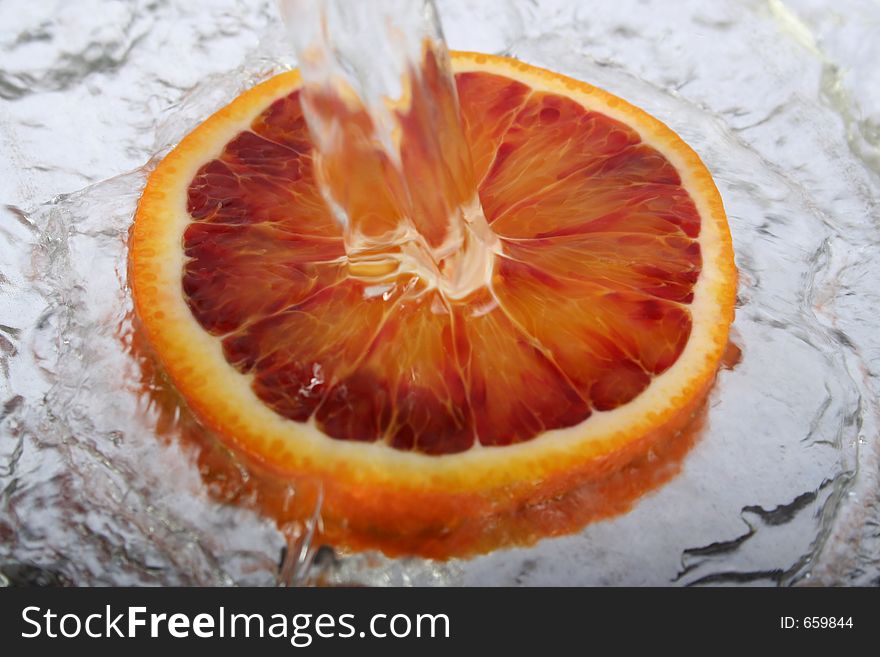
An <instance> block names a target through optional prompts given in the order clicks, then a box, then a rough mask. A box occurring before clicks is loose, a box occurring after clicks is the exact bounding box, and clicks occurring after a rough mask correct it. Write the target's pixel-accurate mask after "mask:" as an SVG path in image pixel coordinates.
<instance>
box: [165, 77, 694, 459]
mask: <svg viewBox="0 0 880 657" xmlns="http://www.w3.org/2000/svg"><path fill="white" fill-rule="evenodd" d="M457 85H458V92H459V96H460V103H461V113H462V125H463V129H464V133H465V138H466V140H467V143H468V144H469V147H470V152H471V156H472V160H473V166H474V176H475V178H476V179H477V180H480V181H482V182H481V184H480V187H479V195H480V199H481V202H482V205H483V210H484V211H485V214H486V217H487V219H488V220H489V221H490V222H491V224H490V225H491V229H492V231H494V232H495V234H496V235H497V236H498V237H499V238H500V240H501V249H500V251H501V252H500V253H499V254H498V255H497V256H494V257H495V262H494V274H493V277H492V280H491V283H490V284H489V285H487V286H486V287H484V288H482V289H479V290H477V291H476V292H475V293H473V294H471V295H470V296H468V297H466V298H464V299H456V300H451V299H447V298H444V296H443V294H442V293H441V292H440V291H438V290H437V289H435V288H431V287H429V286H428V284H427V283H426V282H425V281H423V280H420V279H419V278H418V277H415V276H401V277H398V278H397V279H396V280H386V281H381V282H376V283H375V284H373V283H370V282H369V281H365V280H360V279H358V278H355V277H354V276H352V275H351V274H352V272H351V270H350V268H349V263H348V260H347V257H346V253H345V246H344V243H343V240H342V229H341V227H340V226H339V225H338V224H337V223H336V222H335V221H334V219H333V216H332V214H331V212H330V211H329V209H328V207H327V205H326V203H325V201H324V199H323V197H322V196H321V193H320V191H319V189H318V186H317V184H316V181H315V174H314V172H313V163H312V155H311V153H312V150H311V144H310V141H309V135H308V132H307V131H306V127H305V122H304V120H303V117H302V111H301V109H300V106H299V99H298V95H297V93H294V94H291V95H289V96H286V97H284V98H281V99H279V100H277V101H275V102H274V103H273V104H272V105H271V106H270V107H269V108H267V109H266V110H265V111H264V112H263V113H262V114H261V115H260V116H259V117H258V118H257V119H256V120H255V121H254V122H253V124H252V126H251V130H248V131H245V132H242V133H241V134H239V135H238V136H237V137H235V138H234V139H233V140H232V141H231V142H230V143H229V144H227V145H226V147H225V149H224V151H223V153H222V154H221V155H220V156H219V157H218V158H216V159H214V160H212V161H210V162H208V163H207V164H205V165H204V166H203V167H202V168H201V169H200V170H199V172H198V173H197V175H196V176H195V178H194V179H193V181H192V182H191V184H190V187H189V192H188V210H189V213H190V216H191V217H192V220H193V221H192V223H191V224H190V225H189V227H188V228H187V230H186V232H185V234H184V240H183V241H184V248H185V252H186V256H187V262H186V264H185V266H184V275H183V281H182V286H183V291H184V295H185V298H186V301H187V303H188V305H189V308H190V310H191V311H192V313H193V315H194V316H195V318H196V320H197V321H198V322H199V323H200V324H201V325H202V327H204V328H205V330H207V331H209V332H211V333H213V334H214V335H218V336H221V337H222V340H223V348H224V354H225V356H226V359H227V361H228V362H229V363H230V364H232V365H233V366H234V367H235V368H236V369H238V370H239V371H240V372H242V373H244V374H249V375H252V377H253V383H252V387H253V390H254V392H255V393H256V394H257V396H258V397H259V398H260V399H261V400H262V401H263V402H264V403H265V404H266V405H268V406H269V407H270V408H272V409H273V410H274V411H275V412H277V413H278V414H280V415H282V416H283V417H285V418H288V419H290V420H293V421H297V422H304V421H307V420H310V419H311V420H313V421H314V422H315V424H316V426H317V427H318V428H319V429H320V430H321V431H322V432H323V433H324V434H326V435H327V436H329V437H331V438H334V439H338V440H351V441H361V442H381V443H385V444H387V445H388V446H390V447H391V448H394V449H398V450H404V451H414V452H419V453H423V454H430V455H440V454H453V453H458V452H463V451H466V450H469V449H471V448H473V447H474V446H475V445H477V444H479V445H482V446H486V447H497V446H503V445H509V444H513V443H518V442H523V441H527V440H530V439H533V438H535V437H536V436H539V435H541V434H542V433H544V432H546V431H548V430H552V429H560V428H565V427H570V426H574V425H577V424H579V423H580V422H582V421H584V420H585V419H586V418H588V417H590V416H591V415H593V414H595V413H597V412H604V411H610V410H613V409H615V408H618V407H620V406H621V405H623V404H626V403H627V402H629V401H631V400H633V399H634V398H635V397H637V396H638V395H639V394H640V393H641V392H642V391H644V390H645V388H646V387H647V386H648V385H649V384H650V382H651V380H652V379H653V378H654V377H656V376H658V375H660V374H662V373H663V372H665V371H666V370H668V369H669V368H670V367H671V366H672V364H673V363H674V362H675V361H676V359H677V358H678V357H679V356H680V355H681V353H682V350H683V349H684V346H685V344H686V343H687V340H688V338H689V336H690V333H691V328H692V322H691V316H690V311H689V304H690V303H691V301H692V300H693V289H694V285H695V284H696V281H697V279H698V277H699V274H700V271H701V268H702V260H701V252H700V247H699V242H698V238H699V234H700V217H699V214H698V213H697V210H696V208H695V206H694V203H693V202H692V200H691V198H690V196H689V195H688V193H687V191H685V189H684V188H683V187H682V186H681V180H680V178H679V176H678V174H677V172H676V171H675V169H674V168H673V166H672V165H671V164H670V163H669V161H668V160H666V159H665V158H664V157H663V156H662V155H661V154H660V153H659V152H658V151H656V150H655V149H653V148H651V147H650V146H647V145H646V144H644V143H642V142H641V140H640V138H639V135H638V133H636V131H634V130H633V129H631V128H629V127H627V126H625V125H624V124H622V123H620V122H618V121H615V120H613V119H611V118H609V117H607V116H604V115H602V114H600V113H597V112H593V111H589V110H586V109H585V108H584V107H582V106H581V105H580V104H578V103H576V102H574V101H573V100H571V99H568V98H564V97H562V96H559V95H555V94H551V93H544V92H540V93H539V92H534V91H533V90H532V89H530V88H529V87H527V86H526V85H524V84H522V83H520V82H516V81H513V80H510V79H508V78H505V77H503V76H499V75H491V74H488V73H478V72H468V73H462V74H459V75H458V77H457ZM416 109H418V108H416ZM413 120H415V119H413ZM356 128H357V123H356V122H354V123H353V124H352V129H356ZM404 157H405V158H413V159H415V160H417V159H418V157H419V155H418V149H417V148H415V147H413V148H411V149H409V150H407V149H406V148H404ZM377 185H379V188H375V187H376V186H377ZM453 187H454V188H455V190H458V186H453ZM374 188H375V189H374ZM343 191H344V192H345V194H348V195H350V196H352V195H353V197H354V198H352V199H350V200H351V204H350V206H351V207H353V208H355V207H363V208H364V213H365V215H364V216H365V217H366V215H367V214H369V215H370V217H371V218H370V217H367V218H368V219H369V222H368V223H369V225H371V226H374V227H378V228H377V230H379V231H380V232H381V231H382V230H384V229H383V228H382V227H383V226H384V225H385V224H384V223H383V222H386V221H387V223H388V225H392V224H395V223H396V222H397V220H398V218H397V216H392V215H394V213H397V212H399V211H400V208H399V206H398V205H397V204H395V203H394V202H392V201H391V200H389V199H393V198H395V197H396V195H397V193H398V192H397V191H389V190H385V191H384V192H383V190H382V189H381V181H379V180H376V181H372V182H370V181H364V180H352V181H351V184H350V185H349V186H348V187H347V188H346V189H345V190H343ZM449 193H450V194H453V195H460V190H458V191H450V192H449ZM386 201H387V202H386ZM453 201H454V203H458V202H459V199H458V198H456V199H453ZM359 203H360V205H358V204H359ZM416 206H418V204H416ZM382 208H386V210H382ZM383 212H385V215H388V216H385V215H383ZM373 215H375V216H373ZM365 221H366V219H365Z"/></svg>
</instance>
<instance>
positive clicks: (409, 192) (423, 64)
mask: <svg viewBox="0 0 880 657" xmlns="http://www.w3.org/2000/svg"><path fill="white" fill-rule="evenodd" d="M281 7H282V14H283V15H284V17H285V20H286V23H287V26H288V32H289V33H290V35H291V39H292V42H293V43H294V45H295V47H296V51H297V54H298V59H299V61H300V71H301V73H302V77H303V88H302V92H301V99H302V104H303V111H304V114H305V117H306V121H307V123H308V126H309V132H310V133H311V136H312V143H313V144H314V145H315V162H316V167H315V168H316V171H317V173H318V180H319V182H320V184H321V187H322V189H323V191H324V196H325V197H326V199H327V200H328V202H329V205H330V207H332V208H334V210H335V214H336V216H337V218H338V219H339V221H340V223H341V224H342V225H343V227H344V239H345V248H346V253H347V255H348V259H349V262H350V263H351V265H350V271H351V272H352V273H353V275H354V276H358V277H361V278H364V279H365V280H368V281H371V282H375V283H377V284H379V283H382V282H385V281H393V280H395V279H397V278H398V277H399V276H400V275H401V274H416V275H417V276H419V277H420V278H421V279H422V280H423V281H424V282H426V283H427V284H428V289H430V288H440V290H441V291H442V292H443V293H444V295H445V296H446V297H447V298H452V299H458V298H463V297H466V296H468V295H469V294H471V293H472V292H474V291H475V290H477V289H479V288H480V287H484V286H485V285H487V284H488V282H489V281H490V280H491V276H492V263H493V262H494V253H495V252H497V251H500V246H499V242H498V239H497V238H496V237H495V235H494V234H493V233H492V231H491V230H490V229H489V226H488V223H487V222H486V218H485V216H484V215H483V211H482V207H481V206H480V199H479V197H478V195H477V182H478V181H477V180H476V178H475V176H474V170H473V164H472V162H471V156H470V151H469V149H468V147H467V144H466V143H465V137H464V130H463V127H462V125H461V121H460V118H459V107H458V93H457V90H456V86H455V81H454V78H453V75H452V68H451V64H450V60H449V53H448V52H447V49H446V42H445V41H444V38H443V32H442V30H441V28H440V23H439V19H438V17H437V11H436V9H435V7H434V3H433V1H432V0H417V1H416V2H411V1H405V0H381V1H379V2H371V3H358V4H352V3H350V2H341V1H339V0H320V1H318V2H314V1H311V0H283V1H282V2H281Z"/></svg>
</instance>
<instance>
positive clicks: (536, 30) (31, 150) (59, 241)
mask: <svg viewBox="0 0 880 657" xmlns="http://www.w3.org/2000/svg"><path fill="white" fill-rule="evenodd" d="M437 4H438V8H439V10H440V15H441V18H442V19H443V27H444V32H445V34H446V37H447V39H448V41H449V43H450V46H451V47H452V48H458V49H472V50H483V51H487V52H498V53H504V54H509V55H513V56H516V57H519V58H521V59H523V60H525V61H528V62H530V63H533V64H537V65H542V66H546V67H548V68H552V69H555V70H558V71H560V72H562V73H566V74H568V75H572V76H573V77H578V78H581V79H584V80H587V81H589V82H591V83H593V84H597V85H599V86H602V87H605V88H607V89H609V90H610V91H612V92H614V93H617V94H618V95H621V96H623V97H625V98H627V99H628V100H630V101H631V102H633V103H635V104H637V105H640V106H642V107H643V108H645V109H646V110H648V111H649V112H651V113H652V114H654V115H655V116H658V117H659V118H661V119H662V120H664V121H665V122H667V123H668V124H669V125H670V126H671V127H672V128H673V129H675V130H676V131H677V132H678V133H679V134H681V135H682V136H683V137H684V138H685V139H686V140H687V141H688V142H689V143H690V144H691V145H692V146H693V147H694V148H695V149H696V150H697V151H698V152H699V153H700V155H701V156H702V157H703V159H704V160H705V162H706V163H707V165H708V166H709V168H710V170H711V171H712V172H713V174H714V176H715V178H716V181H717V183H718V185H719V188H720V190H721V193H722V196H723V197H724V200H725V205H726V208H727V211H728V215H729V217H730V221H731V228H732V231H733V238H734V243H735V248H736V253H737V264H738V266H739V268H740V272H741V282H740V289H739V306H738V309H737V318H736V322H735V324H734V340H735V342H736V343H737V344H738V345H739V347H740V348H741V349H742V352H743V356H742V360H741V362H740V363H739V364H738V365H736V367H734V368H733V369H728V370H724V371H722V372H721V374H720V377H719V381H718V385H717V386H716V388H715V389H714V391H713V394H712V397H711V400H710V407H709V410H708V417H707V421H706V428H705V429H704V431H703V435H702V436H701V437H700V440H699V441H698V443H697V444H696V446H695V447H694V449H693V450H692V451H691V452H690V453H689V455H688V456H687V457H686V459H685V461H684V464H683V467H682V472H681V473H680V474H679V476H678V477H677V478H676V479H674V480H673V481H672V482H670V483H669V484H667V485H666V486H664V487H662V488H660V489H659V490H657V491H656V492H654V493H652V494H650V495H649V496H647V497H645V498H644V499H642V500H641V501H640V502H639V503H638V504H637V505H636V507H635V508H634V509H633V510H632V511H631V512H629V513H628V514H626V515H623V516H620V517H617V518H614V519H612V520H608V521H604V522H600V523H596V524H593V525H590V526H588V527H587V528H585V529H584V530H583V531H581V532H579V533H578V534H575V535H572V536H569V537H565V538H559V539H552V540H545V541H542V542H540V543H539V544H537V545H536V546H534V547H531V548H527V549H512V550H501V551H498V552H495V553H493V554H490V555H486V556H483V557H479V558H476V559H472V560H467V561H462V560H459V561H455V560H454V561H450V562H446V563H434V562H428V561H424V560H415V559H409V560H389V559H385V558H384V557H381V556H380V555H374V554H367V555H346V554H334V553H333V552H332V551H331V550H328V549H320V546H318V545H315V544H313V543H312V542H310V540H309V536H310V533H309V532H310V529H311V527H310V526H308V525H307V526H304V527H300V526H295V527H283V528H281V529H279V528H278V527H277V526H276V525H275V523H274V522H272V521H270V520H268V519H267V518H265V517H263V516H262V515H261V514H260V512H259V503H260V500H259V499H254V495H253V494H252V491H251V490H250V489H249V488H248V481H247V476H246V474H244V473H240V475H239V476H240V478H239V479H237V480H236V482H237V484H236V485H238V492H237V493H236V494H235V495H233V496H232V497H231V499H229V498H227V499H226V500H225V501H224V500H223V499H218V492H217V482H216V481H212V480H211V478H210V477H208V476H203V473H202V471H201V469H200V464H201V465H204V464H205V463H206V462H207V461H209V460H210V458H213V456H212V454H213V452H212V451H211V450H212V447H211V443H210V442H208V441H202V442H200V441H198V440H181V439H180V433H181V432H182V431H183V430H184V428H186V427H187V426H189V421H188V419H187V417H186V413H185V410H183V409H180V410H179V411H172V413H173V412H179V413H180V415H179V416H177V417H174V416H173V415H172V416H169V410H168V407H162V406H161V405H159V404H157V403H156V396H155V395H153V396H152V397H151V396H150V395H149V394H145V392H144V377H145V375H144V372H143V368H142V365H143V361H142V359H141V358H140V357H139V356H137V352H136V351H134V352H133V350H132V349H131V348H130V342H131V339H132V334H131V331H130V319H129V312H130V309H131V302H130V297H129V295H128V291H127V286H126V281H125V262H126V252H125V240H126V236H127V230H128V227H129V225H130V222H131V217H132V213H133V209H134V206H135V203H136V201H137V198H138V195H139V193H140V189H141V188H142V186H143V183H144V181H145V179H146V175H147V173H148V171H149V170H150V168H151V162H155V158H156V157H159V156H161V154H162V153H164V152H166V151H167V149H168V148H169V147H170V146H171V145H173V144H174V143H175V142H176V141H177V140H179V139H180V137H181V136H182V135H184V134H185V133H186V132H187V131H189V130H190V129H192V127H194V126H195V125H196V124H197V123H198V122H199V121H200V120H201V119H203V118H204V117H205V116H207V115H208V114H209V113H210V112H211V111H212V110H214V109H216V108H217V107H219V106H221V105H222V104H224V103H225V102H227V101H228V100H229V99H231V98H232V97H234V96H235V95H236V94H237V93H239V92H240V91H241V90H242V89H244V88H246V87H248V86H250V85H252V84H253V83H254V82H256V81H258V80H260V79H263V78H265V77H267V76H269V75H271V74H272V73H273V72H276V71H279V70H282V69H283V68H285V67H287V66H290V65H292V64H293V62H292V58H291V56H290V55H289V54H288V51H287V46H286V37H285V35H284V33H283V31H282V30H281V29H280V27H278V23H279V19H278V16H277V8H276V7H275V5H274V3H272V2H269V1H266V2H262V3H252V2H245V1H244V0H220V1H214V0H210V1H209V0H198V1H196V0H186V1H180V2H177V1H170V0H166V1H165V2H148V1H146V0H145V1H143V2H141V1H135V2H124V1H119V2H112V1H107V0H105V1H102V2H97V1H94V2H88V1H86V2H82V3H64V2H60V1H59V2H56V3H52V2H47V3H30V4H29V5H27V7H26V8H25V9H22V8H17V9H15V10H13V8H12V7H11V6H10V5H3V6H2V7H0V25H2V26H3V28H2V30H3V31H2V32H0V44H2V48H3V49H4V60H3V64H2V68H0V98H2V106H0V107H2V109H0V112H2V113H0V137H2V139H3V144H4V147H5V149H6V151H7V153H8V157H7V158H6V159H4V161H3V162H0V167H2V174H3V175H0V190H2V200H3V202H4V209H3V210H2V213H0V573H2V574H3V575H2V576H3V578H4V579H5V580H6V581H8V582H11V583H20V582H42V583H69V582H72V583H78V584H141V583H143V584H146V583H167V584H172V583H179V584H224V585H225V584H266V585H270V584H276V583H284V584H287V583H301V582H314V583H331V584H332V583H365V584H412V583H416V584H419V583H424V584H435V583H436V584H524V585H532V584H634V585H641V584H660V585H663V584H677V585H691V584H791V583H805V582H810V581H811V582H820V583H847V584H870V583H876V582H877V581H878V579H880V530H878V523H880V498H878V493H880V482H878V478H880V475H878V473H880V468H878V456H880V444H878V423H877V419H878V407H877V399H878V371H880V344H878V339H877V337H876V335H877V333H878V331H877V329H878V319H877V314H876V308H877V307H878V301H880V299H878V296H880V295H878V292H877V291H878V290H880V264H878V260H877V259H876V258H875V257H874V254H875V253H876V252H877V248H878V241H880V240H878V237H877V235H878V233H877V227H878V220H880V212H878V206H877V199H878V195H880V114H878V113H877V107H880V103H878V102H877V101H878V100H880V98H878V90H880V73H878V71H877V69H876V67H875V65H874V63H875V62H876V61H877V59H878V55H880V44H878V42H877V41H876V39H873V38H871V37H872V35H874V34H876V30H877V28H878V25H880V9H878V8H877V5H876V4H875V3H872V2H868V1H867V0H865V1H859V0H848V1H847V2H842V3H837V4H836V5H835V6H834V9H833V10H829V9H827V8H826V6H825V4H824V3H822V2H820V1H819V0H798V1H797V2H794V1H792V2H789V3H783V2H780V1H779V0H770V1H767V2H759V1H757V0H755V1H745V0H744V1H741V2H724V3H722V2H718V3H705V2H697V1H696V0H694V1H684V2H678V3H674V5H673V4H672V3H661V2H637V1H635V0H632V1H630V0H619V1H618V2H615V3H593V2H590V3H580V2H574V1H562V0H558V1H548V2H541V3H540V4H538V3H532V2H528V1H522V2H483V3H470V2H466V1H465V0H438V3H437ZM180 62H186V63H187V65H186V66H182V65H181V64H180ZM145 162H146V163H147V164H146V165H144V163H145ZM125 171H128V173H121V172H125ZM86 184H88V186H86V187H83V186H84V185H86ZM77 189H79V191H71V190H77ZM147 380H148V379H147ZM227 483H228V482H227ZM232 488H235V486H232ZM228 489H229V486H228V485H227V486H225V487H224V490H228ZM288 493H289V494H290V495H291V496H292V497H295V495H296V491H288Z"/></svg>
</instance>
